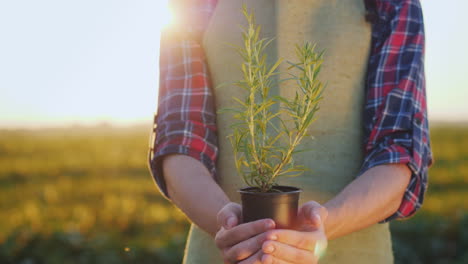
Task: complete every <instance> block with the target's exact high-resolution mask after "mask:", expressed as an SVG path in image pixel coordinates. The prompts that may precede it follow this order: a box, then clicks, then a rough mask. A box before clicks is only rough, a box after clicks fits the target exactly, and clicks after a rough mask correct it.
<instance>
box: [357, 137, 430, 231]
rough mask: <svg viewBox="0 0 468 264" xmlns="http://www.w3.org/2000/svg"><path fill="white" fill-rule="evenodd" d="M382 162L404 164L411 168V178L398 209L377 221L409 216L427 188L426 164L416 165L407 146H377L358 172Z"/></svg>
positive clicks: (388, 220) (421, 200)
mask: <svg viewBox="0 0 468 264" xmlns="http://www.w3.org/2000/svg"><path fill="white" fill-rule="evenodd" d="M383 164H406V165H407V166H408V168H409V169H410V170H411V178H410V181H409V184H408V186H407V187H406V190H405V194H404V196H403V199H402V202H401V204H400V206H399V208H398V210H397V211H396V212H395V213H393V214H392V215H391V216H389V217H387V218H386V219H384V220H382V221H381V222H379V223H381V224H382V223H387V222H390V221H392V220H395V219H405V218H408V217H411V216H412V215H414V214H415V213H416V211H417V210H418V209H419V208H421V205H422V203H423V200H424V194H425V192H426V188H427V166H421V167H418V166H417V165H416V163H415V162H414V160H413V158H412V156H411V155H410V152H409V151H408V149H407V148H405V147H403V146H401V145H395V144H393V145H388V146H378V147H376V148H374V150H373V151H371V152H370V153H369V154H368V155H367V156H366V157H365V160H364V163H363V166H362V167H361V170H360V172H359V175H362V174H363V173H364V172H365V171H367V170H368V169H370V168H372V167H375V166H378V165H383Z"/></svg>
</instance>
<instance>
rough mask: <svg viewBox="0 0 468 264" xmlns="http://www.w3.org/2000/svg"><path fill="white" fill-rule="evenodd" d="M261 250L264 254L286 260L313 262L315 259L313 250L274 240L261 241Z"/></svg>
mask: <svg viewBox="0 0 468 264" xmlns="http://www.w3.org/2000/svg"><path fill="white" fill-rule="evenodd" d="M262 250H263V253H265V254H269V255H272V256H273V257H275V258H277V259H280V260H283V261H287V262H292V263H315V262H316V261H317V259H316V257H315V255H314V252H313V251H309V250H304V249H299V248H296V247H293V246H290V245H287V244H283V243H280V242H276V241H271V240H268V241H266V242H265V243H263V246H262ZM273 263H274V262H273Z"/></svg>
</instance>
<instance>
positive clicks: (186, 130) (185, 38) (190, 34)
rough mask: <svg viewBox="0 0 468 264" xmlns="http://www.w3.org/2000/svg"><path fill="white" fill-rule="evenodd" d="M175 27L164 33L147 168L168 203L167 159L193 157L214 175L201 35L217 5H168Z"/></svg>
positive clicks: (211, 110)
mask: <svg viewBox="0 0 468 264" xmlns="http://www.w3.org/2000/svg"><path fill="white" fill-rule="evenodd" d="M169 2H170V5H171V6H172V9H173V11H174V14H175V17H176V23H174V24H173V25H172V26H170V27H168V28H166V29H165V30H163V31H162V33H161V42H160V43H161V45H160V58H159V95H158V108H157V113H156V114H155V118H154V125H153V131H152V132H153V133H152V137H151V140H150V149H149V155H148V160H149V167H150V171H151V174H152V176H153V178H154V180H155V182H156V184H157V186H158V187H159V190H160V191H161V193H162V194H163V195H164V196H165V197H166V198H168V199H170V197H169V195H168V192H167V187H166V182H165V178H164V175H163V169H162V160H163V158H164V156H166V155H170V154H182V155H188V156H190V157H193V158H195V159H197V160H199V161H200V162H202V164H204V165H205V167H206V168H207V169H208V171H209V172H210V173H211V174H212V175H213V176H214V175H215V163H216V157H217V136H216V116H215V107H214V102H213V94H212V90H211V83H210V77H209V72H208V67H207V65H206V60H205V55H204V51H203V49H202V46H201V41H200V40H201V36H202V34H203V31H204V28H205V26H206V24H207V23H208V19H209V17H210V15H211V12H212V11H213V10H214V7H215V5H216V1H213V0H197V1H196V0H172V1H169Z"/></svg>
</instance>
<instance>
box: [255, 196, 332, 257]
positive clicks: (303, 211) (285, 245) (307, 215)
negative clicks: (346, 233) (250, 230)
mask: <svg viewBox="0 0 468 264" xmlns="http://www.w3.org/2000/svg"><path fill="white" fill-rule="evenodd" d="M327 216H328V212H327V209H326V208H325V207H323V206H321V205H320V204H319V203H317V202H314V201H311V202H308V203H305V204H304V205H302V207H301V208H300V209H299V213H298V220H299V228H298V230H288V229H277V230H272V231H269V232H267V241H265V242H264V243H263V246H262V250H263V252H264V253H265V254H264V255H263V257H262V263H263V264H301V263H308V264H309V263H310V264H314V263H317V261H318V259H319V258H320V257H321V255H323V253H324V251H325V249H326V247H327V243H328V242H327V237H326V235H325V230H324V226H323V223H324V222H325V220H326V218H327Z"/></svg>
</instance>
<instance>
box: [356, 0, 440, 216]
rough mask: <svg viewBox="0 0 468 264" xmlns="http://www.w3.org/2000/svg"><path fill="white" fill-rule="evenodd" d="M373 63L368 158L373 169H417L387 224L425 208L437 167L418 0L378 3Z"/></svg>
mask: <svg viewBox="0 0 468 264" xmlns="http://www.w3.org/2000/svg"><path fill="white" fill-rule="evenodd" d="M375 7H376V10H375V11H376V14H375V15H376V16H375V21H374V23H373V30H372V32H373V34H372V51H371V55H370V59H369V66H368V73H367V82H366V96H367V98H366V104H365V109H364V124H365V141H364V142H365V160H364V163H363V166H362V169H361V173H363V172H365V171H366V170H368V169H369V168H371V167H373V166H377V165H380V164H389V163H402V164H407V165H408V167H409V168H410V170H411V171H412V175H411V179H410V182H409V185H408V187H407V189H406V191H405V194H404V198H403V200H402V202H401V205H400V207H399V209H398V211H397V212H395V213H394V214H393V215H391V216H390V217H388V218H387V219H385V220H384V221H382V222H388V221H390V220H393V219H397V218H405V217H409V216H411V215H413V214H414V213H415V212H416V210H418V209H419V208H420V207H421V204H422V202H423V199H424V194H425V191H426V188H427V170H428V167H429V166H430V165H431V163H432V155H431V149H430V142H429V130H428V121H427V111H426V94H425V93H426V92H425V76H424V26H423V17H422V10H421V6H420V3H419V1H418V0H398V1H397V0H377V1H375Z"/></svg>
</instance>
